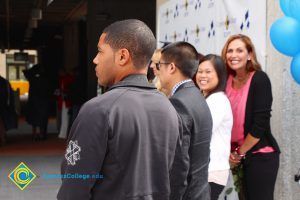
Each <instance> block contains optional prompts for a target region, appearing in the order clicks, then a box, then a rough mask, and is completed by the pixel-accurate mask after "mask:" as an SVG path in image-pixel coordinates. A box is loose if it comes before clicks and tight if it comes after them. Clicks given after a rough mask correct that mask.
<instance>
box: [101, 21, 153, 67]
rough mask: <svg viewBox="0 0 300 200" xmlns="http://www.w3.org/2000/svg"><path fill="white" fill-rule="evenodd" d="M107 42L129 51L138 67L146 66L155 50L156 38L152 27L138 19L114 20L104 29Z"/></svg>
mask: <svg viewBox="0 0 300 200" xmlns="http://www.w3.org/2000/svg"><path fill="white" fill-rule="evenodd" d="M103 33H105V34H106V36H105V39H104V41H105V43H107V44H109V45H110V46H111V48H113V49H114V50H118V49H121V48H125V49H127V50H128V51H129V53H130V56H131V58H132V62H133V64H134V66H135V67H136V68H137V69H142V68H146V67H147V64H148V62H149V60H150V59H151V57H152V54H153V52H154V50H155V45H156V40H155V37H154V35H153V33H152V31H151V30H150V28H149V27H148V26H147V25H146V24H145V23H144V22H142V21H140V20H137V19H127V20H122V21H117V22H114V23H113V24H111V25H109V26H108V27H106V28H105V29H104V30H103Z"/></svg>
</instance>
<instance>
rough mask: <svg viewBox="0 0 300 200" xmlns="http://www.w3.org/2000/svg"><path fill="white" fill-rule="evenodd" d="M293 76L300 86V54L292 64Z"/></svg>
mask: <svg viewBox="0 0 300 200" xmlns="http://www.w3.org/2000/svg"><path fill="white" fill-rule="evenodd" d="M291 74H292V77H293V78H294V80H295V81H296V82H297V83H298V84H299V85H300V54H297V55H296V56H295V57H294V58H293V60H292V62H291Z"/></svg>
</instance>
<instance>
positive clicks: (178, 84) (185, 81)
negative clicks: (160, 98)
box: [171, 79, 192, 96]
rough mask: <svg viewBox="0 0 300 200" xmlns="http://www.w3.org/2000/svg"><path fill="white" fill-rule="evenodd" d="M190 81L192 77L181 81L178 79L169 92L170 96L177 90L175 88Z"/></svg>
mask: <svg viewBox="0 0 300 200" xmlns="http://www.w3.org/2000/svg"><path fill="white" fill-rule="evenodd" d="M190 81H192V79H186V80H183V81H180V82H178V83H177V84H176V85H175V86H174V87H173V89H172V92H171V96H173V95H174V94H175V92H176V91H177V89H178V88H179V87H180V86H181V85H183V84H184V83H187V82H190Z"/></svg>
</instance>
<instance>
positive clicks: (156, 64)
mask: <svg viewBox="0 0 300 200" xmlns="http://www.w3.org/2000/svg"><path fill="white" fill-rule="evenodd" d="M151 63H153V64H155V68H156V69H157V70H160V65H169V64H171V63H161V62H158V63H156V62H153V61H151V62H150V65H151Z"/></svg>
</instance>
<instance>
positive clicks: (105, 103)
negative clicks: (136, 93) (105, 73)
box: [82, 90, 122, 112]
mask: <svg viewBox="0 0 300 200" xmlns="http://www.w3.org/2000/svg"><path fill="white" fill-rule="evenodd" d="M120 95H122V93H121V92H116V91H113V90H112V91H108V92H105V93H104V94H101V95H99V96H96V97H94V98H92V99H90V100H89V101H87V102H86V103H85V104H84V105H83V107H82V110H86V111H88V112H95V111H97V112H98V111H99V112H107V111H108V110H109V109H110V108H111V107H112V105H113V104H114V102H115V101H116V99H118V98H119V96H120Z"/></svg>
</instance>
